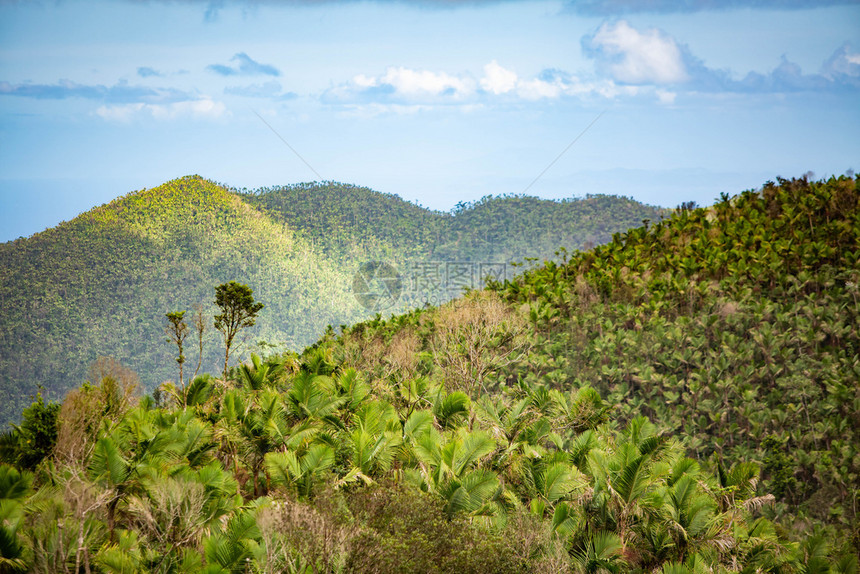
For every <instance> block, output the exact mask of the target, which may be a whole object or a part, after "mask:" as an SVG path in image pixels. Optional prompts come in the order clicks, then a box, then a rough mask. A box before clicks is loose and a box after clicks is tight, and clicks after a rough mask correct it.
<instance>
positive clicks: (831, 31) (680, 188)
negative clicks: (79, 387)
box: [0, 0, 860, 241]
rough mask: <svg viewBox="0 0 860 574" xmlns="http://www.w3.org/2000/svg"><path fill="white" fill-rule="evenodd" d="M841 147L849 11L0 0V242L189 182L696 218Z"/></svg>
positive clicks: (729, 2) (842, 163)
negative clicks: (315, 186) (603, 198)
mask: <svg viewBox="0 0 860 574" xmlns="http://www.w3.org/2000/svg"><path fill="white" fill-rule="evenodd" d="M859 134H860V0H754V1H752V2H740V1H737V0H681V1H670V0H647V1H643V0H609V1H603V2H601V1H598V0H562V1H516V0H507V1H502V0H472V1H469V2H462V1H459V0H421V1H411V0H401V1H392V0H377V1H372V0H371V1H353V0H328V1H326V0H280V1H279V0H173V1H162V0H112V1H103V2H98V1H95V2H94V1H85V0H51V1H39V0H36V1H12V0H0V241H9V240H12V239H14V238H17V237H21V236H23V237H26V236H29V235H31V234H33V233H36V232H39V231H42V230H44V229H45V228H47V227H52V226H54V225H56V224H57V223H59V222H60V221H63V220H69V219H72V218H74V217H75V216H76V215H78V214H79V213H81V212H84V211H87V210H89V209H90V208H92V207H94V206H96V205H100V204H102V203H106V202H108V201H110V200H111V199H113V198H115V197H118V196H121V195H124V194H127V193H129V192H132V191H134V190H138V189H144V188H152V187H155V186H157V185H159V184H161V183H164V182H165V181H168V180H171V179H173V178H176V177H181V176H183V175H189V174H199V175H202V176H204V177H206V178H208V179H211V180H214V181H217V182H222V183H225V184H228V185H231V186H234V187H238V188H248V189H256V188H260V187H264V186H274V185H287V184H291V183H298V182H306V181H320V180H329V181H338V182H344V183H352V184H357V185H363V186H367V187H370V188H372V189H375V190H377V191H381V192H385V193H394V194H397V195H399V196H401V197H403V198H404V199H406V200H408V201H411V202H415V203H418V204H421V205H423V206H426V207H430V208H433V209H438V210H443V211H447V210H450V209H451V208H453V207H454V205H455V204H457V203H458V202H464V201H465V202H468V201H474V200H477V199H480V198H481V197H483V196H486V195H503V194H522V193H525V194H528V195H535V196H539V197H544V198H553V199H557V198H570V197H583V196H585V195H586V194H594V193H609V194H617V195H622V196H627V197H633V198H634V199H637V200H639V201H643V202H645V203H648V204H652V205H662V206H666V207H674V206H676V205H678V204H680V203H681V202H685V201H695V202H697V203H698V204H699V205H709V204H712V203H713V202H714V201H715V200H716V199H718V198H719V196H720V195H721V194H722V193H728V194H735V193H739V192H741V191H743V190H746V189H754V188H758V187H760V186H761V185H762V184H763V183H764V182H766V181H768V180H775V179H776V177H788V178H790V177H800V176H802V175H803V174H806V173H809V172H812V174H813V177H815V178H823V177H829V176H831V175H834V174H835V175H840V174H844V173H846V172H848V171H849V170H860V135H859Z"/></svg>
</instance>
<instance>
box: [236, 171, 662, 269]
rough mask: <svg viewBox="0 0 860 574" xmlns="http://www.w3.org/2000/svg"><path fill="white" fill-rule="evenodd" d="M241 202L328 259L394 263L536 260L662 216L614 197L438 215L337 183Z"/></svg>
mask: <svg viewBox="0 0 860 574" xmlns="http://www.w3.org/2000/svg"><path fill="white" fill-rule="evenodd" d="M244 197H246V198H247V200H248V202H249V203H251V204H252V205H257V206H259V207H260V208H261V209H263V210H264V211H265V212H266V213H269V214H271V215H273V216H274V217H277V218H278V219H280V220H281V221H283V222H284V223H286V224H287V225H288V226H289V227H290V228H292V229H296V230H299V231H300V232H302V233H303V234H304V236H306V237H307V238H308V240H309V241H311V242H312V243H313V244H314V245H317V246H319V247H321V248H322V250H323V251H324V252H325V253H326V254H328V255H330V256H331V257H332V258H334V259H337V260H349V259H350V258H354V257H363V258H366V259H367V258H376V259H387V260H390V261H393V262H395V263H405V262H408V261H413V260H425V261H426V260H436V261H502V262H509V261H523V260H525V259H527V258H535V259H537V260H538V261H543V260H544V259H553V258H554V257H555V252H556V251H557V250H558V249H559V248H566V249H577V248H580V247H582V246H593V245H597V244H600V243H605V242H606V241H608V240H609V239H610V237H612V234H613V233H615V232H617V231H622V230H625V229H629V228H631V227H636V226H638V225H641V224H642V220H643V219H649V220H652V221H653V220H656V219H658V218H660V217H661V216H662V215H663V214H664V212H665V210H662V209H655V208H651V207H646V206H643V205H642V204H641V203H638V202H636V201H633V200H632V199H626V198H621V197H614V196H604V195H589V196H586V197H585V198H584V199H569V200H562V201H551V200H546V199H539V198H536V197H528V196H517V195H510V196H502V197H492V196H487V197H484V198H482V199H481V200H479V201H476V202H472V203H460V204H458V205H457V207H456V208H455V209H454V210H453V212H452V213H441V212H438V211H431V210H428V209H425V208H422V207H419V206H416V205H414V204H412V203H409V202H406V201H404V200H402V199H400V198H399V197H397V196H395V195H391V194H380V193H377V192H375V191H372V190H370V189H367V188H364V187H358V186H353V185H344V184H340V183H325V184H316V183H303V184H297V185H292V186H285V187H274V188H263V189H259V190H256V191H254V192H251V193H245V194H244Z"/></svg>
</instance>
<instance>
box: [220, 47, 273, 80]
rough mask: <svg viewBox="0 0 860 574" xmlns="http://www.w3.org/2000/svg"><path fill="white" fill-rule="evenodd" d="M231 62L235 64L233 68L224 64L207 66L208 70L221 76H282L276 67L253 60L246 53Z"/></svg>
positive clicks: (236, 56) (240, 53) (239, 54)
mask: <svg viewBox="0 0 860 574" xmlns="http://www.w3.org/2000/svg"><path fill="white" fill-rule="evenodd" d="M230 62H235V65H233V66H225V65H223V64H212V65H210V66H207V68H206V69H207V70H209V71H212V72H215V73H216V74H218V75H221V76H280V75H281V72H280V70H278V69H277V68H276V67H274V66H270V65H268V64H261V63H259V62H257V61H256V60H254V59H252V58H251V57H250V56H248V54H246V53H245V52H239V53H238V54H236V55H234V56H233V57H232V58H231V59H230Z"/></svg>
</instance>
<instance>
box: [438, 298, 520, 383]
mask: <svg viewBox="0 0 860 574" xmlns="http://www.w3.org/2000/svg"><path fill="white" fill-rule="evenodd" d="M527 334H528V324H527V322H526V320H525V318H524V317H523V316H522V315H520V314H519V313H517V312H516V311H515V310H514V309H512V308H511V307H510V306H509V305H507V304H506V303H505V302H504V301H502V300H501V298H500V297H499V295H498V294H496V293H495V292H491V291H476V292H473V293H470V294H468V295H467V296H466V297H463V298H462V299H456V300H454V301H451V302H450V303H447V304H446V305H443V306H442V307H440V308H439V310H438V314H437V319H436V330H435V333H434V337H433V341H432V346H433V351H434V353H435V356H436V357H435V358H436V361H437V364H438V365H439V367H440V369H441V370H442V374H443V376H444V378H445V383H446V386H447V387H448V388H449V390H462V391H464V392H465V393H467V394H469V395H470V396H474V395H475V394H476V393H477V392H478V391H479V390H481V391H486V379H487V376H488V375H489V374H491V373H493V372H496V371H498V370H500V369H503V368H504V367H506V366H507V365H510V364H511V363H514V362H517V361H519V360H520V359H521V358H522V357H523V356H524V355H526V354H527V353H528V351H529V348H530V346H531V345H530V342H529V340H528V336H527Z"/></svg>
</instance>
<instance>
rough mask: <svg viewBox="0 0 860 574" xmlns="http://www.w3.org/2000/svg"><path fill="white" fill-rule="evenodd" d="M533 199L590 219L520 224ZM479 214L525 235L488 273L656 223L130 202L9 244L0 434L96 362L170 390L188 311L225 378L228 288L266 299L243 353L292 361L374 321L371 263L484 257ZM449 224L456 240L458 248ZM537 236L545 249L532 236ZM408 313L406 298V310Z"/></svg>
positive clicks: (356, 192) (632, 207) (198, 200)
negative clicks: (221, 301) (215, 291)
mask: <svg viewBox="0 0 860 574" xmlns="http://www.w3.org/2000/svg"><path fill="white" fill-rule="evenodd" d="M530 201H533V202H538V203H539V204H540V205H541V206H542V209H543V212H545V213H546V214H551V213H552V212H553V211H554V210H557V211H558V212H559V213H561V212H564V213H567V212H571V210H574V209H575V208H576V207H577V206H581V207H582V209H583V213H587V214H588V215H586V216H583V217H582V218H580V219H576V218H572V217H571V218H567V219H563V221H562V222H561V223H563V225H561V223H560V228H559V229H555V230H553V229H547V230H544V226H543V223H542V221H541V220H540V219H535V218H531V219H528V218H527V217H526V215H527V214H528V213H530V212H531V210H532V208H533V206H525V205H520V204H524V203H528V202H530ZM517 206H519V207H517ZM473 211H474V212H475V213H477V212H478V211H482V212H485V213H486V212H492V213H493V214H494V215H493V218H492V220H493V223H494V224H495V225H496V226H497V228H498V229H505V228H510V229H516V230H518V231H517V234H514V235H512V236H511V237H512V239H511V242H509V243H505V242H501V243H500V244H504V247H503V248H502V251H501V252H499V253H500V254H499V258H496V259H493V261H501V262H506V261H508V258H509V257H510V258H516V259H522V258H524V257H527V256H531V255H535V256H548V255H550V254H552V253H553V252H554V251H555V250H556V249H558V248H559V247H571V246H579V245H581V244H582V243H583V242H584V241H586V240H592V241H601V240H602V241H607V240H609V238H610V236H611V232H613V231H620V230H622V229H626V228H628V227H630V226H631V225H634V224H637V223H638V222H639V221H641V219H643V218H651V219H654V218H655V217H656V215H655V214H656V213H657V210H656V209H654V208H650V207H646V206H643V205H640V204H637V203H635V202H632V201H629V200H626V199H621V198H591V199H586V200H582V201H572V202H558V203H556V202H546V201H544V202H539V201H538V200H530V199H527V198H498V199H494V200H489V199H487V200H484V201H483V202H481V204H480V205H479V206H475V207H474V208H469V209H465V210H462V211H461V212H459V213H458V214H456V215H451V214H441V213H437V212H433V211H430V210H427V209H424V208H421V207H419V206H416V205H413V204H411V203H408V202H406V201H403V200H401V199H399V198H396V197H395V196H391V195H384V194H380V193H377V192H373V191H371V190H368V189H365V188H359V187H354V186H346V185H342V184H336V183H327V184H319V185H317V184H305V185H299V186H293V187H288V188H275V189H271V190H261V191H259V192H256V193H250V194H248V193H245V194H241V193H237V192H235V191H230V190H227V189H225V188H224V187H223V186H219V185H216V184H213V183H212V182H209V181H206V180H204V179H202V178H200V177H197V176H191V177H185V178H182V179H178V180H174V181H171V182H168V183H166V184H164V185H161V186H159V187H157V188H154V189H149V190H142V191H138V192H134V193H130V194H128V195H127V196H124V197H121V198H118V199H116V200H115V201H112V202H111V203H109V204H107V205H103V206H101V207H97V208H95V209H93V210H91V211H89V212H87V213H85V214H82V215H81V216H79V217H77V218H75V219H74V220H72V221H69V222H65V223H62V224H60V225H59V226H57V227H55V228H52V229H48V230H46V231H44V232H42V233H38V234H36V235H34V236H32V237H30V238H26V239H18V240H16V241H12V242H8V243H5V244H2V245H0V395H2V397H3V401H0V423H2V425H3V426H5V425H6V423H7V422H8V421H13V420H17V418H18V416H19V414H20V412H21V410H22V409H23V408H24V407H25V406H26V405H27V404H28V403H29V401H30V399H29V397H30V396H31V395H34V394H35V392H36V388H37V386H38V385H40V384H41V385H42V386H43V387H44V389H45V390H44V394H45V397H46V399H53V400H60V399H61V398H62V397H63V395H64V394H65V392H66V391H67V390H68V389H70V388H74V387H76V386H78V385H80V384H81V383H82V382H83V381H84V380H85V378H86V376H87V367H88V365H90V364H91V363H93V361H95V360H97V359H98V358H99V357H101V356H111V357H114V358H116V359H117V360H119V361H120V362H121V363H123V364H125V365H127V366H129V367H130V368H132V369H133V370H135V371H137V372H138V373H140V376H141V380H142V383H143V384H144V386H145V387H146V388H148V389H152V388H154V387H155V386H156V385H158V384H160V383H162V382H163V381H165V380H169V379H175V378H176V377H177V369H176V368H175V365H174V364H172V363H171V360H170V357H171V356H173V358H174V359H175V358H177V357H176V355H174V354H173V353H175V351H176V349H175V347H174V349H170V348H169V347H167V346H165V345H163V344H162V340H163V337H164V327H165V320H164V317H165V313H167V312H174V311H176V310H183V309H184V310H188V311H189V312H190V311H191V310H192V309H193V308H194V307H195V305H200V304H202V305H203V306H204V310H203V311H204V314H205V316H206V326H207V332H206V333H205V350H204V353H205V356H204V357H203V370H204V371H205V370H209V371H213V372H217V371H218V370H220V368H219V367H217V365H218V363H219V362H220V363H221V364H222V365H223V361H219V358H220V359H223V358H224V354H223V353H222V352H221V351H222V350H223V346H221V345H219V342H218V338H217V337H216V333H215V332H214V331H213V329H212V317H213V316H214V315H215V313H216V310H215V309H214V306H213V305H212V287H213V285H218V284H221V283H225V282H227V281H230V280H234V279H240V280H241V282H242V283H247V284H248V285H249V286H250V287H251V288H252V289H253V290H254V293H255V294H256V295H257V296H258V298H259V299H260V300H263V301H265V302H266V308H265V309H263V310H262V311H261V312H260V328H255V329H252V330H247V334H248V341H247V344H245V345H244V346H243V347H242V349H241V352H240V355H239V356H244V357H247V353H248V351H250V350H253V349H254V348H255V344H256V343H257V342H259V341H260V340H263V341H267V342H269V343H272V344H276V345H278V346H279V347H280V348H281V349H284V348H287V349H292V350H298V349H300V348H302V347H303V346H305V345H307V344H310V343H311V342H313V341H314V340H315V339H316V338H317V337H319V336H320V335H321V334H322V333H323V331H324V329H325V327H326V326H327V325H340V324H349V323H353V322H355V321H357V320H360V319H364V318H367V317H369V316H370V313H369V312H368V311H367V310H366V309H364V308H363V307H362V306H361V305H360V304H359V303H358V302H357V301H356V299H355V297H354V296H353V293H352V279H353V276H354V274H355V273H356V270H357V268H358V265H359V264H360V263H361V262H362V261H367V260H370V259H388V260H391V261H393V262H395V263H397V264H398V265H406V264H407V263H408V262H410V261H418V260H423V258H427V257H436V256H438V253H437V251H436V244H437V243H438V242H439V240H440V239H443V240H445V241H448V243H445V250H444V254H445V257H449V258H452V259H456V260H466V261H475V260H481V261H483V259H481V258H482V257H485V256H487V254H486V253H485V252H482V251H479V250H471V251H470V249H472V243H471V240H470V239H469V237H470V236H469V231H468V228H469V226H468V225H465V224H462V223H459V222H461V221H465V220H466V219H468V218H469V217H471V215H470V214H471V213H472V212H473ZM543 212H542V213H543ZM547 217H549V215H547ZM549 220H551V218H550V219H547V221H549ZM431 221H432V222H436V223H432V224H431ZM443 222H444V223H446V225H452V226H455V227H457V229H458V231H457V232H456V233H457V234H458V235H457V237H458V238H459V239H458V241H457V242H454V243H451V242H450V241H449V240H450V238H451V237H454V235H453V234H452V233H453V232H451V231H449V230H448V229H447V228H442V227H440V225H442V223H443ZM452 229H453V227H452ZM474 233H476V234H480V233H483V230H482V229H478V228H476V230H475V231H474ZM530 235H531V236H533V237H534V238H539V240H529V241H527V240H524V239H523V238H528V237H529V236H530ZM527 247H528V249H527ZM520 250H521V251H520ZM403 269H405V268H403ZM458 293H459V290H453V291H450V292H445V293H444V294H443V295H444V297H443V299H447V298H449V297H450V296H452V295H456V294H458ZM412 302H413V301H411V300H408V299H406V298H404V299H403V300H402V304H401V306H400V307H399V309H405V308H406V305H408V304H410V303H412ZM421 302H422V301H415V302H414V303H415V304H419V303H421ZM394 310H396V309H394ZM192 330H194V329H192ZM240 338H241V336H240ZM192 339H194V337H192ZM189 344H190V343H189ZM191 347H192V348H193V349H196V342H195V344H194V345H191ZM188 351H191V349H188ZM192 357H194V358H193V359H189V360H190V361H194V362H196V353H195V354H192Z"/></svg>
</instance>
